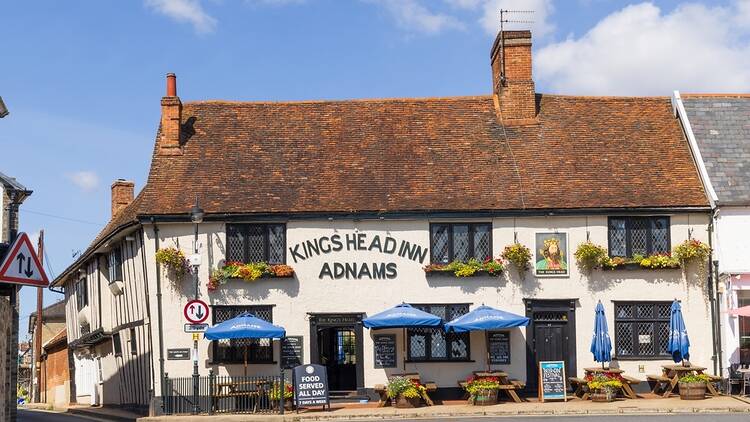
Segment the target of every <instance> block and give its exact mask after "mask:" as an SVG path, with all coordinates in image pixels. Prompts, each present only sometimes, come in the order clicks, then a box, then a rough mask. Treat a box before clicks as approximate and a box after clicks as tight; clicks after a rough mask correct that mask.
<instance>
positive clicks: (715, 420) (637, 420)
mask: <svg viewBox="0 0 750 422" xmlns="http://www.w3.org/2000/svg"><path fill="white" fill-rule="evenodd" d="M404 420H405V419H394V420H385V422H403V421H404ZM412 420H414V421H418V422H445V421H447V420H450V421H451V422H509V421H511V420H514V421H519V422H551V421H553V420H554V421H555V422H558V421H559V422H577V421H585V422H599V421H609V422H748V421H749V420H750V416H748V414H747V413H733V414H716V413H693V414H690V413H689V414H675V415H606V416H599V415H591V416H553V415H550V416H505V417H493V416H485V417H474V418H445V419H412Z"/></svg>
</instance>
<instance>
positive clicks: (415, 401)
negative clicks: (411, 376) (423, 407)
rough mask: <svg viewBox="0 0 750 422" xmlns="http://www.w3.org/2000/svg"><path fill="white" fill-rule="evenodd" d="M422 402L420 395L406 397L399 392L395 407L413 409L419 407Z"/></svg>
mask: <svg viewBox="0 0 750 422" xmlns="http://www.w3.org/2000/svg"><path fill="white" fill-rule="evenodd" d="M420 403H421V398H419V397H404V396H402V395H400V394H399V395H398V397H396V402H395V403H394V405H393V407H395V408H398V409H412V408H415V407H419V405H420Z"/></svg>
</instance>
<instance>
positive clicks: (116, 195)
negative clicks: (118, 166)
mask: <svg viewBox="0 0 750 422" xmlns="http://www.w3.org/2000/svg"><path fill="white" fill-rule="evenodd" d="M134 193H135V183H133V182H132V181H130V180H125V179H117V180H115V182H114V183H112V217H114V216H115V215H117V213H119V212H120V211H121V210H122V209H123V208H125V207H127V206H128V205H130V203H131V202H133V196H134Z"/></svg>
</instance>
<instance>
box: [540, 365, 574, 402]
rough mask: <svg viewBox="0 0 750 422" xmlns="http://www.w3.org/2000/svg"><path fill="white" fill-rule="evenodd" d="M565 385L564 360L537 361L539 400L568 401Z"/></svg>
mask: <svg viewBox="0 0 750 422" xmlns="http://www.w3.org/2000/svg"><path fill="white" fill-rule="evenodd" d="M566 390H567V387H566V385H565V362H563V361H549V362H539V401H541V402H544V401H545V400H564V401H568V395H567V394H566Z"/></svg>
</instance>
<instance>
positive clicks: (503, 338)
mask: <svg viewBox="0 0 750 422" xmlns="http://www.w3.org/2000/svg"><path fill="white" fill-rule="evenodd" d="M487 342H488V350H489V353H490V364H492V365H510V332H508V331H490V332H488V333H487Z"/></svg>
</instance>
